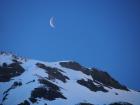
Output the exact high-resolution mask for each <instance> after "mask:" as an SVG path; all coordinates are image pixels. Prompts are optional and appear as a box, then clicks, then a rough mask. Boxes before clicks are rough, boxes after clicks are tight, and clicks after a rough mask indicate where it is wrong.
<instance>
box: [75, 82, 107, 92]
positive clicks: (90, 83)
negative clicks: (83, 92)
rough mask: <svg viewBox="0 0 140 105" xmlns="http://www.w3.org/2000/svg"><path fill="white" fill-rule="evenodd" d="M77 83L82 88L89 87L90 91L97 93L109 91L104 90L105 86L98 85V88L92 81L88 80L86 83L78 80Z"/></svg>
mask: <svg viewBox="0 0 140 105" xmlns="http://www.w3.org/2000/svg"><path fill="white" fill-rule="evenodd" d="M77 83H79V84H80V85H82V86H85V87H87V88H88V89H89V90H91V91H94V92H97V91H103V92H108V90H106V89H104V87H103V86H101V85H98V86H96V85H95V84H94V83H93V81H92V80H90V79H88V80H87V81H85V80H84V79H81V80H77Z"/></svg>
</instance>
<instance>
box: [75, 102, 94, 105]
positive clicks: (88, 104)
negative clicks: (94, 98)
mask: <svg viewBox="0 0 140 105" xmlns="http://www.w3.org/2000/svg"><path fill="white" fill-rule="evenodd" d="M76 105H94V104H91V103H86V102H82V103H79V104H76Z"/></svg>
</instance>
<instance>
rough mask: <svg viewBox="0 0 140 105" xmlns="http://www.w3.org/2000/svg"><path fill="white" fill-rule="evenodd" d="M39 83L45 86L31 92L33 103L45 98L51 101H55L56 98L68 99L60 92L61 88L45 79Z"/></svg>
mask: <svg viewBox="0 0 140 105" xmlns="http://www.w3.org/2000/svg"><path fill="white" fill-rule="evenodd" d="M38 81H39V83H40V84H43V86H41V87H38V88H35V89H34V90H33V91H32V92H31V98H30V99H32V101H35V102H36V101H37V100H36V98H44V99H47V100H50V101H52V100H55V99H56V98H62V99H66V97H65V96H63V95H62V93H61V92H60V88H59V87H58V86H57V85H55V84H53V83H51V82H50V81H48V80H46V79H43V78H41V79H39V80H38Z"/></svg>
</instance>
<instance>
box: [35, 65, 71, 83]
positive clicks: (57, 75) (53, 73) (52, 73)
mask: <svg viewBox="0 0 140 105" xmlns="http://www.w3.org/2000/svg"><path fill="white" fill-rule="evenodd" d="M36 65H37V66H38V67H39V68H42V69H44V70H45V71H46V73H48V79H50V80H53V79H59V80H61V81H62V82H66V79H68V80H69V78H68V77H67V76H65V75H63V74H62V73H61V72H62V70H60V69H58V68H52V67H49V66H46V65H44V64H42V63H37V64H36Z"/></svg>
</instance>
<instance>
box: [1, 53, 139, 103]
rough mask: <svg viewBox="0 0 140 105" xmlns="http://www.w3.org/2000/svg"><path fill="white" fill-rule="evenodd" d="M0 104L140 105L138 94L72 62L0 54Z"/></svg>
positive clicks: (99, 72)
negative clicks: (46, 60) (47, 60)
mask: <svg viewBox="0 0 140 105" xmlns="http://www.w3.org/2000/svg"><path fill="white" fill-rule="evenodd" d="M0 105H140V92H138V91H135V90H132V89H129V88H128V87H126V86H124V85H122V84H121V83H119V82H118V81H117V80H115V79H114V78H113V77H111V76H110V75H109V74H108V73H107V72H105V71H101V70H98V69H97V68H86V67H84V66H82V65H80V64H79V63H77V62H75V61H60V62H43V61H38V60H32V59H27V58H23V57H18V56H16V55H14V54H11V53H5V52H1V53H0Z"/></svg>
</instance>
